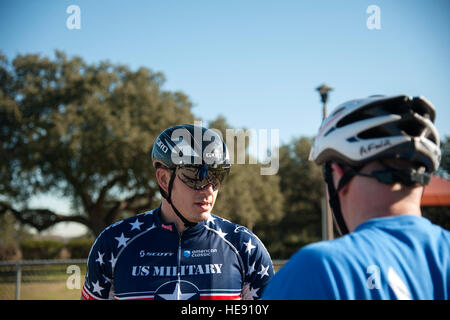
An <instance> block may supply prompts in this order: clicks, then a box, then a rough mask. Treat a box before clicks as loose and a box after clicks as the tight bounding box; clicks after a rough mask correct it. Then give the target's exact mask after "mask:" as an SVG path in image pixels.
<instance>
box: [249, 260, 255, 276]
mask: <svg viewBox="0 0 450 320" xmlns="http://www.w3.org/2000/svg"><path fill="white" fill-rule="evenodd" d="M255 264H256V262H253V264H252V265H251V266H250V268H249V269H248V271H247V275H251V274H252V273H253V272H255V271H256V270H255Z"/></svg>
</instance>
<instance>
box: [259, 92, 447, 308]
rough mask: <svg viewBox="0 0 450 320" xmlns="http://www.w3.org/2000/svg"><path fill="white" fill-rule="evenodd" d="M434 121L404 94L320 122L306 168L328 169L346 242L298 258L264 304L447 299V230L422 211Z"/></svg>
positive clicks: (436, 154) (343, 109)
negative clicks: (279, 301) (311, 164)
mask: <svg viewBox="0 0 450 320" xmlns="http://www.w3.org/2000/svg"><path fill="white" fill-rule="evenodd" d="M434 118H435V111H434V107H433V105H432V104H431V103H430V102H429V101H427V100H426V99H425V98H423V97H415V98H411V97H407V96H404V95H401V96H393V97H383V96H376V97H375V96H374V97H369V98H367V99H359V100H352V101H349V102H346V103H344V104H341V105H340V106H338V107H337V109H336V110H335V111H334V112H333V113H332V114H331V115H330V116H329V117H327V118H326V119H324V121H323V123H322V125H321V127H320V130H319V134H318V135H317V137H316V139H315V142H314V145H313V147H312V149H311V154H310V160H312V161H314V162H315V163H317V164H319V165H323V166H324V170H323V172H324V178H325V182H326V184H327V186H328V194H329V202H330V206H331V208H332V210H333V214H334V218H335V222H336V224H337V226H338V229H339V231H340V232H341V233H342V234H343V235H344V236H343V237H341V238H338V239H336V240H332V241H323V242H319V243H315V244H311V245H308V246H306V247H304V248H302V249H301V250H299V251H298V252H297V253H296V254H295V255H294V256H293V257H292V258H291V259H290V261H288V263H287V264H286V265H285V266H284V267H283V268H282V269H281V270H280V271H279V272H278V273H277V274H276V275H275V277H274V278H273V279H272V281H271V282H270V283H269V285H268V286H267V287H266V290H265V291H264V293H263V299H274V300H275V299H441V300H448V299H449V297H450V232H449V231H447V230H444V229H442V228H441V227H439V226H436V225H433V224H432V223H431V222H430V221H429V220H427V219H425V218H423V217H422V215H421V210H420V201H421V197H422V194H423V189H424V185H426V184H428V183H429V181H430V178H431V172H433V171H435V170H436V169H437V168H438V166H439V162H440V156H441V153H440V148H439V135H438V133H437V130H436V128H435V126H434V125H433V121H434Z"/></svg>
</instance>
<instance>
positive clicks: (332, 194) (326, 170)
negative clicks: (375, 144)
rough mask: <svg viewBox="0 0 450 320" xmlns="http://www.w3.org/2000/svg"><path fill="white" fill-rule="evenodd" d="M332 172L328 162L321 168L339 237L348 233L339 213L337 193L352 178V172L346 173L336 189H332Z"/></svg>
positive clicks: (339, 205)
mask: <svg viewBox="0 0 450 320" xmlns="http://www.w3.org/2000/svg"><path fill="white" fill-rule="evenodd" d="M332 172H333V170H332V169H331V162H328V163H326V164H325V166H324V167H323V174H324V178H325V183H326V184H327V187H328V195H329V198H328V201H329V203H330V207H331V210H332V212H333V217H334V222H335V224H336V226H337V228H338V231H339V233H340V234H341V235H345V234H347V233H349V231H348V228H347V225H346V224H345V220H344V216H343V215H342V211H341V203H340V201H339V191H340V190H341V189H342V188H343V187H344V186H345V185H346V184H347V183H348V182H350V180H351V179H352V178H353V177H354V171H352V170H349V171H346V173H345V174H344V176H342V178H341V180H339V184H338V188H337V189H336V188H335V187H334V181H333V174H332Z"/></svg>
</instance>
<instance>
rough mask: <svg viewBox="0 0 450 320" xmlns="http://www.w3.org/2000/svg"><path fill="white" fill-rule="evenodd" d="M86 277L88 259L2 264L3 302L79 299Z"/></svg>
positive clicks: (278, 263) (0, 297)
mask: <svg viewBox="0 0 450 320" xmlns="http://www.w3.org/2000/svg"><path fill="white" fill-rule="evenodd" d="M285 262H286V261H285V260H274V261H273V266H274V270H275V272H276V271H278V270H279V269H280V268H281V266H282V265H283V264H284V263H285ZM85 275H86V259H68V260H23V261H0V300H14V299H16V300H20V299H22V300H79V299H80V297H81V288H82V287H83V284H84V277H85Z"/></svg>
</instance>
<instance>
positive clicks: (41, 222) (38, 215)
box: [0, 201, 88, 232]
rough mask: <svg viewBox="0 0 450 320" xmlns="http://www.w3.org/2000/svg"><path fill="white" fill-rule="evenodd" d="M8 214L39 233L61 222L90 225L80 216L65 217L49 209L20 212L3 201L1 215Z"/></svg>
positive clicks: (0, 206) (0, 204) (0, 207)
mask: <svg viewBox="0 0 450 320" xmlns="http://www.w3.org/2000/svg"><path fill="white" fill-rule="evenodd" d="M6 212H10V213H12V214H13V215H14V217H15V218H16V219H17V220H19V221H20V222H21V223H23V224H29V225H31V226H32V227H34V228H36V229H37V230H38V231H39V232H40V231H42V230H45V229H47V228H49V227H51V226H53V225H55V224H57V223H59V222H78V223H81V224H83V225H86V226H87V225H88V220H87V219H86V218H85V217H82V216H80V215H77V216H65V215H61V214H57V213H54V212H53V211H51V210H48V209H25V210H22V211H19V210H16V209H14V208H13V207H12V206H11V205H10V204H9V203H7V202H3V201H2V202H0V215H2V214H5V213H6Z"/></svg>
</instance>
